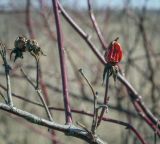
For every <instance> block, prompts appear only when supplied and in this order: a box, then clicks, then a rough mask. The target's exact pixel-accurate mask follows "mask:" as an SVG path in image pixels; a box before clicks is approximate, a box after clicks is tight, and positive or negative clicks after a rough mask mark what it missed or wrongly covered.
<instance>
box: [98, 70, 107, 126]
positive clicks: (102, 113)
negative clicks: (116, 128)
mask: <svg viewBox="0 0 160 144" xmlns="http://www.w3.org/2000/svg"><path fill="white" fill-rule="evenodd" d="M108 88H109V70H108V71H107V76H106V88H105V96H104V101H103V104H104V105H106V106H107V104H108V101H109V97H108ZM105 110H106V108H105V107H103V108H102V111H101V114H100V117H99V119H98V122H97V127H98V126H99V125H100V123H101V121H102V117H103V115H104V112H105Z"/></svg>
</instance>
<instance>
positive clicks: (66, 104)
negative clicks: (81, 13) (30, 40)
mask: <svg viewBox="0 0 160 144" xmlns="http://www.w3.org/2000/svg"><path fill="white" fill-rule="evenodd" d="M52 4H53V11H54V15H55V23H56V30H57V42H58V49H59V58H60V67H61V75H62V86H63V98H64V107H65V116H66V124H71V123H72V115H71V110H70V103H69V94H68V79H67V69H66V62H65V53H64V44H63V35H62V28H61V19H60V15H59V7H58V1H57V0H52Z"/></svg>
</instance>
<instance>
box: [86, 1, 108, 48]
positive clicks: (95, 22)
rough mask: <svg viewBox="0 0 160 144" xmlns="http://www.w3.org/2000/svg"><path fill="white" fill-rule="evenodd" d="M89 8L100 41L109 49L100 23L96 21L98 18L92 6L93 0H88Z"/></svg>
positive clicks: (103, 46)
mask: <svg viewBox="0 0 160 144" xmlns="http://www.w3.org/2000/svg"><path fill="white" fill-rule="evenodd" d="M88 10H89V15H90V18H91V21H92V24H93V27H94V29H95V31H96V33H97V36H98V38H99V41H100V43H101V45H102V48H103V49H107V44H106V42H105V40H104V38H103V36H102V33H101V30H100V28H99V26H98V23H97V21H96V18H95V16H94V13H93V8H92V4H91V0H88Z"/></svg>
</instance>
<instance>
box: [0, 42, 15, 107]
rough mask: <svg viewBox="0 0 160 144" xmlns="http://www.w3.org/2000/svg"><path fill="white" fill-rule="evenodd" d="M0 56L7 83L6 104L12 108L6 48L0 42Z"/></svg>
mask: <svg viewBox="0 0 160 144" xmlns="http://www.w3.org/2000/svg"><path fill="white" fill-rule="evenodd" d="M0 55H1V57H2V59H3V62H4V64H3V66H4V68H5V74H6V83H7V97H8V104H9V105H10V106H11V107H13V100H12V91H11V82H10V75H9V72H10V70H11V67H10V65H8V63H7V59H6V48H5V45H4V44H2V43H1V42H0Z"/></svg>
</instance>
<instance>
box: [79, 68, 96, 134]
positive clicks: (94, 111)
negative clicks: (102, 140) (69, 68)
mask: <svg viewBox="0 0 160 144" xmlns="http://www.w3.org/2000/svg"><path fill="white" fill-rule="evenodd" d="M79 72H80V74H81V75H82V76H83V78H84V79H85V81H86V82H87V84H88V85H89V87H90V89H91V91H92V94H93V99H94V104H93V113H94V116H93V120H92V128H91V131H92V133H93V134H95V129H96V123H97V122H96V120H97V119H96V117H97V116H96V114H97V113H96V107H97V95H96V93H95V91H94V89H93V87H92V85H91V83H90V82H89V80H88V79H87V77H86V76H85V75H84V73H83V70H82V69H79Z"/></svg>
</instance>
